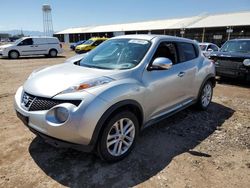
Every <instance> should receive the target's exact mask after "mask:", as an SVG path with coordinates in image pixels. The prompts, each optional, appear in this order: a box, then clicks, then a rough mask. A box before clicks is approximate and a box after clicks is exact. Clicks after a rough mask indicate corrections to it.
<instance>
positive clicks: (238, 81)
mask: <svg viewBox="0 0 250 188" xmlns="http://www.w3.org/2000/svg"><path fill="white" fill-rule="evenodd" d="M216 80H217V82H218V83H219V84H223V85H234V86H240V87H244V88H250V81H247V80H243V79H235V78H224V77H219V78H216Z"/></svg>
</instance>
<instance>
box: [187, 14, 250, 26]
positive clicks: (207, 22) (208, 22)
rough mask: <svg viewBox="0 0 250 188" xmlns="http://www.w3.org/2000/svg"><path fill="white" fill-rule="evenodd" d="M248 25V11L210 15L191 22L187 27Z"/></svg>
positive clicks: (249, 20) (249, 22)
mask: <svg viewBox="0 0 250 188" xmlns="http://www.w3.org/2000/svg"><path fill="white" fill-rule="evenodd" d="M241 25H244V26H245V25H250V11H246V12H236V13H227V14H218V15H210V16H207V17H205V18H204V19H201V20H200V21H198V22H196V23H194V24H192V25H191V26H189V27H188V28H203V27H227V26H241Z"/></svg>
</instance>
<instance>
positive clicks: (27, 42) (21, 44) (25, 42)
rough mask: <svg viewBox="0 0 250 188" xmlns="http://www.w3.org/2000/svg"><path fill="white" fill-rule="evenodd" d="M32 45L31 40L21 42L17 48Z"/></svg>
mask: <svg viewBox="0 0 250 188" xmlns="http://www.w3.org/2000/svg"><path fill="white" fill-rule="evenodd" d="M27 45H33V40H32V39H31V38H29V39H25V40H23V41H21V42H20V43H19V44H18V46H27Z"/></svg>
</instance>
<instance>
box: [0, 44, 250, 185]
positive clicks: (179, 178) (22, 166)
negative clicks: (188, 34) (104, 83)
mask: <svg viewBox="0 0 250 188" xmlns="http://www.w3.org/2000/svg"><path fill="white" fill-rule="evenodd" d="M67 49H68V48H65V52H64V53H63V54H62V56H60V57H58V58H54V59H51V58H45V57H28V58H21V59H18V60H8V59H0V83H1V85H0V105H1V108H0V187H4V188H6V187H25V188H26V187H119V188H121V187H132V186H137V187H185V188H189V187H199V188H200V187H208V188H210V187H227V188H229V187H241V188H248V187H250V116H249V113H250V84H249V83H242V82H239V81H235V80H222V81H220V82H218V83H217V86H216V88H215V90H214V97H213V103H212V104H211V106H210V108H209V109H208V111H205V112H204V111H203V112H200V111H197V110H195V109H194V108H192V107H191V108H188V109H186V110H184V111H182V112H179V113H178V114H176V115H174V116H172V117H170V118H168V119H166V120H164V121H162V122H160V123H158V124H156V125H155V126H152V127H149V128H147V129H145V130H144V131H143V132H142V133H141V134H140V137H139V139H138V143H137V144H136V147H135V148H134V150H133V151H132V153H131V154H130V155H129V156H128V157H127V158H126V159H124V160H123V161H121V162H118V163H115V164H108V163H105V162H102V161H101V160H100V159H99V158H97V157H96V156H95V155H93V154H86V153H82V152H78V151H74V150H72V149H62V148H54V147H52V146H50V145H48V144H46V143H44V142H43V140H41V139H40V138H38V137H36V136H35V135H34V134H32V133H31V132H30V131H29V130H28V129H27V128H26V127H25V126H24V125H23V124H22V122H21V121H20V120H19V119H18V118H17V117H16V115H15V111H14V109H13V97H14V94H15V91H16V90H17V88H18V87H19V86H21V85H22V84H23V82H24V81H25V80H26V78H27V77H28V75H29V74H30V73H31V72H32V70H34V69H36V68H39V67H42V66H47V65H53V64H58V63H62V62H63V61H64V60H65V59H66V58H68V57H70V56H72V55H74V53H73V52H71V51H69V50H67Z"/></svg>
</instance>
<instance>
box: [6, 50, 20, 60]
mask: <svg viewBox="0 0 250 188" xmlns="http://www.w3.org/2000/svg"><path fill="white" fill-rule="evenodd" d="M11 52H17V53H18V55H19V56H20V52H19V51H18V50H16V49H11V50H10V51H9V52H8V57H9V58H10V53H11Z"/></svg>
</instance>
